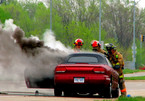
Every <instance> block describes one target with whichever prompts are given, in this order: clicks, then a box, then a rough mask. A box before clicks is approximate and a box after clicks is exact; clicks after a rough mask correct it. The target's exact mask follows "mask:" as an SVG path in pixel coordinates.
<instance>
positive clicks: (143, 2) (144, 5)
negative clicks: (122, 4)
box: [135, 0, 145, 8]
mask: <svg viewBox="0 0 145 101" xmlns="http://www.w3.org/2000/svg"><path fill="white" fill-rule="evenodd" d="M135 1H136V2H138V1H139V2H138V6H139V7H140V8H145V0H135Z"/></svg>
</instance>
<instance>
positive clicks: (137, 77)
mask: <svg viewBox="0 0 145 101" xmlns="http://www.w3.org/2000/svg"><path fill="white" fill-rule="evenodd" d="M125 80H145V76H136V77H125Z"/></svg>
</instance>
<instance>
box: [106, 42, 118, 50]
mask: <svg viewBox="0 0 145 101" xmlns="http://www.w3.org/2000/svg"><path fill="white" fill-rule="evenodd" d="M105 46H106V49H107V50H111V49H114V50H116V46H114V45H113V44H112V43H106V44H105Z"/></svg>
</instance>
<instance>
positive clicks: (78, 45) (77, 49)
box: [74, 39, 84, 52]
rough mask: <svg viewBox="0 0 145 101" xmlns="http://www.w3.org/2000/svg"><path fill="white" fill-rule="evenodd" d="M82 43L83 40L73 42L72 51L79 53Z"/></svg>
mask: <svg viewBox="0 0 145 101" xmlns="http://www.w3.org/2000/svg"><path fill="white" fill-rule="evenodd" d="M83 44H84V43H83V40H82V39H76V40H75V42H74V45H75V46H74V51H75V52H80V49H81V47H82V45H83Z"/></svg>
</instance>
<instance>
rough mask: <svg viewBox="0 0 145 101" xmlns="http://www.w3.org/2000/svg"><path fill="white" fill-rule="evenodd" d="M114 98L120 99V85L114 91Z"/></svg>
mask: <svg viewBox="0 0 145 101" xmlns="http://www.w3.org/2000/svg"><path fill="white" fill-rule="evenodd" d="M112 97H113V98H117V97H119V85H118V87H117V88H116V89H115V90H112Z"/></svg>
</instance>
